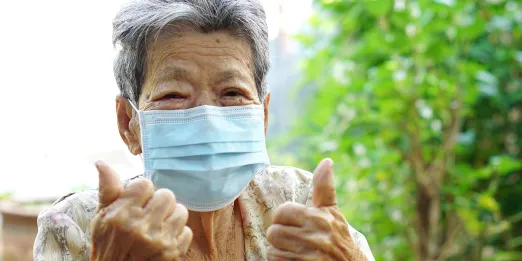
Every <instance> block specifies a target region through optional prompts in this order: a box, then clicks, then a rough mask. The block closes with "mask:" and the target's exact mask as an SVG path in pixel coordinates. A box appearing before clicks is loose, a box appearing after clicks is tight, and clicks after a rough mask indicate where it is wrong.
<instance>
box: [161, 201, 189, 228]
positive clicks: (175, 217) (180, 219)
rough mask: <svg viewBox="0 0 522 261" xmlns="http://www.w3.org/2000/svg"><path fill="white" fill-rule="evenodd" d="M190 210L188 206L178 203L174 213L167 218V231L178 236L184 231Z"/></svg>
mask: <svg viewBox="0 0 522 261" xmlns="http://www.w3.org/2000/svg"><path fill="white" fill-rule="evenodd" d="M188 217H189V212H188V210H187V208H186V207H185V206H183V205H181V204H176V207H175V209H174V211H173V212H172V214H171V215H170V216H169V217H167V219H165V222H164V223H165V226H166V229H165V233H168V234H169V235H172V236H178V235H179V234H180V233H182V232H183V227H184V226H185V225H186V224H187V220H188Z"/></svg>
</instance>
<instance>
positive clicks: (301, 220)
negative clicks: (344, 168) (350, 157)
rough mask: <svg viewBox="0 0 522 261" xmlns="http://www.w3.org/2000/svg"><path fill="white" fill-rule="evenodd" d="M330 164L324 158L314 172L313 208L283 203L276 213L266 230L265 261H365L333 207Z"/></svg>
mask: <svg viewBox="0 0 522 261" xmlns="http://www.w3.org/2000/svg"><path fill="white" fill-rule="evenodd" d="M332 164H333V163H332V160H330V159H325V160H323V161H321V163H319V166H318V167H317V169H316V170H315V172H314V179H313V185H314V190H313V195H312V199H313V205H314V207H306V206H304V205H300V204H297V203H292V202H287V203H285V204H282V205H281V206H279V208H278V209H277V210H276V212H275V215H274V218H273V224H272V225H271V226H270V227H269V228H268V231H267V238H268V242H269V243H270V244H271V246H270V247H269V248H268V250H267V257H268V260H272V261H275V260H349V261H363V260H364V261H365V260H366V257H365V255H364V253H363V252H362V251H361V250H360V249H359V247H358V246H357V245H356V244H355V242H354V241H353V239H352V237H351V236H350V232H349V227H348V223H347V222H346V220H345V219H344V217H343V215H342V213H341V211H340V210H339V208H337V203H336V199H335V186H334V181H333V169H332Z"/></svg>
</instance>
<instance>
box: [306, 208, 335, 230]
mask: <svg viewBox="0 0 522 261" xmlns="http://www.w3.org/2000/svg"><path fill="white" fill-rule="evenodd" d="M307 216H308V218H307V219H308V220H309V221H310V222H311V223H313V224H314V226H315V227H317V228H320V229H324V230H331V229H332V227H333V225H334V224H333V223H334V221H335V219H334V218H333V216H332V215H330V214H327V213H323V212H322V211H317V210H311V211H309V212H308V215H307Z"/></svg>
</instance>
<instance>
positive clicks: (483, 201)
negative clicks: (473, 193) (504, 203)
mask: <svg viewBox="0 0 522 261" xmlns="http://www.w3.org/2000/svg"><path fill="white" fill-rule="evenodd" d="M478 204H479V206H481V207H482V208H484V209H486V210H489V211H492V212H497V211H498V210H499V206H498V202H497V201H496V200H495V199H494V198H493V197H491V196H490V195H486V194H482V195H480V196H479V197H478Z"/></svg>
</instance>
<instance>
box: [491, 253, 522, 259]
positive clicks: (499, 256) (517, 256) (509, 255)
mask: <svg viewBox="0 0 522 261" xmlns="http://www.w3.org/2000/svg"><path fill="white" fill-rule="evenodd" d="M491 260H495V261H520V260H522V251H500V252H497V253H496V254H495V255H494V256H493V258H492V259H491Z"/></svg>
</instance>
